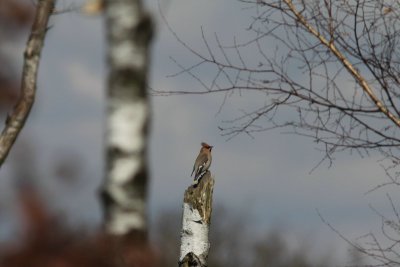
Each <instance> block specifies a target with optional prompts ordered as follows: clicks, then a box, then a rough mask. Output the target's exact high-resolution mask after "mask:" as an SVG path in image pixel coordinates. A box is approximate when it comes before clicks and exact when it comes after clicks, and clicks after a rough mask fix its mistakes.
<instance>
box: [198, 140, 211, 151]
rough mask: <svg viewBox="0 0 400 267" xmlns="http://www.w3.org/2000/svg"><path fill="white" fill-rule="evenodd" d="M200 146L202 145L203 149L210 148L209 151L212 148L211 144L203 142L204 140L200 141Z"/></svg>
mask: <svg viewBox="0 0 400 267" xmlns="http://www.w3.org/2000/svg"><path fill="white" fill-rule="evenodd" d="M201 147H202V148H205V149H208V150H210V151H211V149H212V148H213V146H210V145H209V144H207V143H205V142H202V143H201Z"/></svg>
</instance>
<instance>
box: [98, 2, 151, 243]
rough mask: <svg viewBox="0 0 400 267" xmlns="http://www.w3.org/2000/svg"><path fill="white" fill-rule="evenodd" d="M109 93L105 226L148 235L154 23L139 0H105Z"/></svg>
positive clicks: (118, 232) (116, 232)
mask: <svg viewBox="0 0 400 267" xmlns="http://www.w3.org/2000/svg"><path fill="white" fill-rule="evenodd" d="M104 4H105V6H104V12H105V23H106V31H107V41H108V49H107V61H108V62H107V63H108V67H109V75H108V95H107V118H106V120H107V121H106V124H107V129H106V149H107V151H106V177H105V181H104V185H103V188H102V200H103V208H104V216H105V221H104V223H105V230H106V232H107V233H109V234H112V235H117V236H121V235H127V234H131V233H139V234H143V236H144V237H146V236H147V216H146V201H147V197H146V196H147V185H148V179H149V176H148V170H147V162H146V153H147V142H148V126H149V119H150V107H149V101H148V97H147V92H146V87H147V73H148V68H149V62H150V60H149V45H150V41H151V37H152V32H153V25H152V22H151V19H150V17H149V15H148V14H147V13H145V12H144V10H143V7H142V3H141V1H139V0H106V1H105V3H104Z"/></svg>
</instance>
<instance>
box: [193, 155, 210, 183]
mask: <svg viewBox="0 0 400 267" xmlns="http://www.w3.org/2000/svg"><path fill="white" fill-rule="evenodd" d="M197 160H198V162H201V165H199V167H198V168H197V170H196V174H195V176H196V177H197V176H198V175H199V174H200V173H201V172H202V169H203V168H204V166H205V165H206V163H207V162H208V157H207V155H206V154H202V155H199V157H198V158H197ZM197 160H196V161H197Z"/></svg>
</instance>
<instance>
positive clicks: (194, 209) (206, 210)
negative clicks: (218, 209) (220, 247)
mask: <svg viewBox="0 0 400 267" xmlns="http://www.w3.org/2000/svg"><path fill="white" fill-rule="evenodd" d="M213 189H214V179H213V178H212V177H211V172H209V171H207V172H206V173H205V174H204V175H203V177H202V178H200V181H199V182H198V183H197V184H196V185H191V186H189V188H188V189H186V191H185V196H184V199H183V216H182V232H181V250H180V256H179V266H182V267H190V266H201V267H203V266H207V257H208V251H209V248H210V242H209V241H208V233H209V230H210V221H211V211H212V194H213Z"/></svg>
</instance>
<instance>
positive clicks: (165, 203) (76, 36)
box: [0, 0, 396, 266]
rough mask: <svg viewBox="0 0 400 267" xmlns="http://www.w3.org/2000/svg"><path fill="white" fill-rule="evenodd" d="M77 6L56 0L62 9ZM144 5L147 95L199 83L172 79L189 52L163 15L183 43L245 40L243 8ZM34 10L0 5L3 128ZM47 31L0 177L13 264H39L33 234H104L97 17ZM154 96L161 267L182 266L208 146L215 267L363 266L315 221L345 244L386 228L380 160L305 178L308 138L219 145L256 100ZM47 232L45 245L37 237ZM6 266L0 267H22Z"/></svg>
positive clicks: (1, 211)
mask: <svg viewBox="0 0 400 267" xmlns="http://www.w3.org/2000/svg"><path fill="white" fill-rule="evenodd" d="M81 4H83V1H74V0H71V1H59V3H58V7H57V8H58V9H69V8H71V9H74V8H76V7H79V6H80V5H81ZM146 4H147V6H148V8H149V10H150V12H151V13H152V14H153V17H154V19H155V20H156V26H157V33H156V37H155V40H154V45H153V52H152V61H153V62H152V66H151V78H150V86H151V87H152V88H155V89H157V90H188V89H192V88H194V87H195V86H198V85H197V84H196V83H195V81H194V80H193V79H192V78H190V77H185V76H178V77H168V75H171V74H174V73H176V72H179V70H180V69H179V68H178V67H177V66H176V64H174V63H173V61H172V59H171V57H173V58H174V59H178V60H179V62H182V63H183V64H185V63H188V64H190V62H191V61H193V55H192V54H191V53H190V52H189V51H187V50H186V49H185V48H184V47H183V46H182V45H181V44H179V42H177V40H176V39H175V37H174V36H173V34H172V33H171V32H170V31H169V30H168V29H167V27H166V25H165V22H164V21H163V20H162V19H161V15H160V12H162V14H163V15H164V16H165V18H166V20H167V21H168V23H169V25H170V26H171V27H172V29H173V30H174V31H175V32H176V33H177V34H178V35H179V37H180V38H181V39H182V40H184V41H185V42H186V43H187V44H188V45H190V46H191V47H194V48H196V49H199V50H204V49H206V48H205V47H204V44H202V43H201V38H202V37H201V35H202V32H201V29H203V31H204V33H205V34H206V36H207V35H209V36H213V35H214V33H217V34H218V35H219V37H220V39H221V40H222V41H228V40H229V41H232V39H233V36H235V37H236V38H237V40H246V37H247V36H246V31H245V30H246V27H247V25H248V23H249V21H250V17H251V13H250V12H248V11H247V10H246V9H244V6H243V5H242V4H241V3H240V2H237V1H229V0H203V1H195V0H171V1H163V2H161V3H158V2H157V1H156V0H149V1H147V2H146ZM159 5H160V6H159ZM33 11H34V5H33V2H32V1H22V0H21V1H16V0H1V1H0V63H1V64H0V112H1V117H0V118H1V121H4V120H5V116H6V114H7V110H9V109H10V108H11V107H12V105H13V103H14V101H15V100H16V97H17V96H18V88H19V81H20V76H21V69H22V60H23V51H24V47H25V42H26V40H27V38H28V34H29V28H30V23H31V21H32V16H33ZM51 25H52V28H51V29H50V31H49V33H48V35H47V37H46V42H45V47H44V50H43V54H42V59H41V63H40V71H39V80H38V92H37V97H36V102H35V105H34V107H33V110H32V112H31V115H30V117H29V119H28V122H27V124H26V126H25V128H24V129H23V131H22V134H21V135H20V137H19V138H18V140H17V142H16V144H15V146H14V147H13V149H12V151H11V153H10V156H9V158H8V159H7V162H6V163H5V165H4V166H3V167H2V169H1V171H0V255H2V257H5V258H7V257H8V258H10V259H11V258H13V257H14V258H20V256H18V255H22V253H25V254H23V255H28V256H30V257H34V255H38V253H32V254H29V253H26V252H24V251H29V249H30V247H29V246H31V247H35V246H37V243H35V242H39V243H42V244H43V242H41V241H40V239H41V238H49V239H50V240H53V239H54V240H58V238H59V239H60V240H62V242H61V241H60V242H59V243H57V242H56V241H54V240H53V241H54V242H55V243H57V244H59V246H60V247H61V248H62V247H63V246H64V245H65V246H66V245H67V244H70V243H71V242H72V241H71V240H75V239H76V238H77V237H80V236H82V234H81V233H85V234H86V235H88V236H90V234H92V233H94V232H95V231H96V230H97V229H98V228H99V226H100V225H101V209H100V203H99V199H98V188H99V186H100V184H101V182H102V180H103V161H102V159H103V148H102V144H103V141H102V137H103V115H104V100H105V99H104V91H105V81H106V78H107V77H106V66H105V59H104V52H105V39H104V32H103V21H102V19H101V17H100V16H97V17H96V16H85V15H83V14H80V13H79V12H76V11H71V12H67V13H65V14H61V15H57V16H54V17H53V18H52V21H51ZM151 100H152V107H153V111H152V113H153V114H152V126H151V144H150V154H149V157H150V163H151V166H150V170H151V186H150V204H149V207H148V210H149V215H150V221H151V230H150V233H151V236H152V240H153V242H154V247H155V249H156V251H157V255H158V257H159V259H160V262H161V263H163V266H165V264H167V266H174V265H176V263H177V261H178V251H179V237H180V219H181V206H182V198H183V192H184V190H185V189H186V188H187V186H189V185H190V183H191V182H192V180H191V178H190V177H189V175H190V172H191V169H192V164H193V162H194V159H195V157H196V155H197V153H198V150H199V148H200V142H202V141H205V142H208V143H209V144H211V145H214V149H213V164H212V166H211V172H212V173H213V174H214V176H215V180H216V183H215V190H214V213H213V220H212V224H211V253H210V261H209V266H226V265H229V266H266V265H269V266H337V265H361V264H363V263H366V262H368V259H365V258H363V257H362V256H361V255H359V254H357V253H356V251H355V250H354V249H352V247H351V246H349V244H348V243H346V242H345V240H343V238H341V237H340V236H339V235H338V234H337V233H335V232H334V231H333V230H332V229H331V228H330V227H329V226H328V225H327V224H326V223H324V222H323V221H322V219H321V217H320V216H319V214H318V212H319V213H320V214H321V215H322V216H323V218H324V219H325V220H326V221H327V222H329V224H331V225H332V226H333V227H334V228H335V229H337V230H338V231H339V232H340V233H341V234H342V235H343V236H345V237H346V238H348V239H349V240H351V241H357V240H358V238H359V237H360V236H363V235H364V234H366V233H369V232H379V231H380V226H381V218H380V217H379V216H377V214H376V213H375V212H374V211H373V210H372V209H371V206H372V207H373V208H375V209H376V210H379V211H380V212H381V213H382V214H388V215H390V214H392V210H391V206H390V203H389V202H388V197H387V194H390V193H391V191H390V190H392V189H391V188H383V189H380V190H376V191H373V192H371V193H367V192H368V191H369V190H370V189H372V188H374V187H375V186H377V185H379V184H382V183H383V182H384V181H385V179H386V177H385V173H384V171H383V170H382V169H381V168H380V167H379V160H380V158H379V157H378V156H375V155H373V154H372V155H370V156H369V157H366V158H361V157H359V156H357V155H348V154H340V155H337V156H336V158H335V159H334V162H333V165H332V166H330V167H329V166H328V164H324V163H323V164H321V165H320V166H319V167H318V168H316V169H315V170H313V168H314V167H315V166H316V165H317V164H318V163H319V162H320V160H321V159H322V157H323V153H322V152H320V151H319V150H318V147H317V146H316V144H315V143H313V142H312V140H308V139H305V138H303V137H300V136H295V135H289V134H285V133H283V132H280V131H279V130H277V131H270V132H264V133H263V132H261V133H259V134H256V135H254V136H252V137H250V136H247V135H239V136H237V137H235V138H233V139H231V140H227V138H226V137H223V136H221V135H220V131H219V129H218V126H219V125H220V124H221V123H224V121H226V120H231V119H234V118H235V116H236V115H237V112H238V110H240V109H242V108H244V107H250V106H252V105H253V104H254V103H256V102H257V101H259V99H257V97H256V96H255V95H254V96H252V95H251V94H247V95H246V96H242V95H239V94H238V95H233V96H231V97H230V98H229V99H228V100H227V101H228V102H227V103H228V104H223V103H224V101H225V100H224V95H217V94H213V95H190V96H187V95H182V96H164V97H162V96H157V97H152V99H151ZM283 116H285V114H283ZM287 116H291V115H290V114H288V115H287ZM311 170H313V171H311ZM392 197H393V199H394V200H396V198H395V197H394V196H392ZM49 229H51V232H52V233H53V234H52V235H50V237H48V236H46V235H44V234H43V233H44V232H47V231H49ZM35 233H42V234H40V235H38V234H35ZM37 239H39V241H37ZM32 240H34V241H32ZM68 240H69V241H68ZM72 243H73V242H72ZM50 244H54V243H51V242H50ZM49 246H50V247H52V245H49ZM18 253H21V254H18ZM216 255H218V257H216ZM220 255H223V257H221V256H220ZM28 256H27V257H28ZM8 258H7V259H8ZM9 262H11V261H9ZM13 264H14V265H12V264H11V263H10V264H9V265H4V266H18V263H13ZM43 266H44V265H43ZM48 266H53V265H48ZM54 266H61V265H54ZM62 266H67V265H62ZM68 266H69V265H68Z"/></svg>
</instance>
